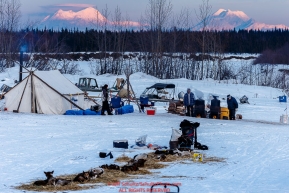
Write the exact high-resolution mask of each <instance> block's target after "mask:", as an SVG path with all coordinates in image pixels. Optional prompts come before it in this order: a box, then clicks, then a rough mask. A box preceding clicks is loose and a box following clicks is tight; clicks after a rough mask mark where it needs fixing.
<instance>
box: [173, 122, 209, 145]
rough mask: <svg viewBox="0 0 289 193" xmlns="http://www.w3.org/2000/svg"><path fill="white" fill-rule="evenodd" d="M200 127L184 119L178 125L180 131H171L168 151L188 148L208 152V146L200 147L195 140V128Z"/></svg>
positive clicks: (196, 123)
mask: <svg viewBox="0 0 289 193" xmlns="http://www.w3.org/2000/svg"><path fill="white" fill-rule="evenodd" d="M199 126H200V123H198V122H191V121H188V120H187V119H184V120H183V121H182V122H181V123H180V129H179V130H177V129H172V136H171V140H170V149H176V148H190V149H200V150H208V149H209V148H208V146H206V145H202V144H201V143H199V142H198V140H197V128H198V127H199Z"/></svg>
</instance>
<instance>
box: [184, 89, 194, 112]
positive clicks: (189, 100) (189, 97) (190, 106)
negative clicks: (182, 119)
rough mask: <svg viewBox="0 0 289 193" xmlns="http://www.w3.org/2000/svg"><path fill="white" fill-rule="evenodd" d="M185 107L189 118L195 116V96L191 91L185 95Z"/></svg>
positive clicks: (188, 90)
mask: <svg viewBox="0 0 289 193" xmlns="http://www.w3.org/2000/svg"><path fill="white" fill-rule="evenodd" d="M184 105H185V107H186V109H187V113H186V115H187V116H191V117H192V116H193V114H194V105H195V95H194V93H192V92H191V89H190V88H188V89H187V93H186V94H185V95H184Z"/></svg>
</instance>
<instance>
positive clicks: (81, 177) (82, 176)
mask: <svg viewBox="0 0 289 193" xmlns="http://www.w3.org/2000/svg"><path fill="white" fill-rule="evenodd" d="M86 180H89V171H88V172H85V171H83V172H82V173H79V174H77V176H75V178H74V179H73V181H74V182H84V181H86Z"/></svg>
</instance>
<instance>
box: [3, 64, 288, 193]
mask: <svg viewBox="0 0 289 193" xmlns="http://www.w3.org/2000/svg"><path fill="white" fill-rule="evenodd" d="M17 73H18V71H17V68H15V69H14V68H13V69H9V70H8V71H7V72H5V73H2V74H0V79H1V80H3V81H2V83H4V84H8V85H11V84H12V83H13V80H14V79H18V74H17ZM66 77H67V78H68V79H70V80H71V81H72V82H73V83H75V82H77V81H78V77H79V76H71V75H66ZM122 77H123V76H122ZM96 78H97V81H98V82H99V84H100V85H101V84H104V83H108V84H109V85H112V84H113V82H114V81H115V79H116V76H113V75H102V76H97V77H96ZM131 82H132V86H133V89H134V90H135V93H136V94H137V95H140V94H141V92H142V91H143V90H144V89H145V88H146V87H147V86H151V85H152V84H154V83H158V82H165V83H174V84H175V85H176V93H178V92H180V91H185V90H186V89H187V88H188V87H190V88H191V89H192V90H194V89H197V90H200V91H202V92H203V93H204V96H205V99H206V97H207V96H208V94H209V93H213V94H216V95H219V96H220V98H221V99H222V98H225V96H226V95H227V94H231V95H232V96H234V97H236V98H237V100H238V98H240V97H242V96H243V95H246V96H247V97H248V98H249V102H250V104H243V105H241V104H239V110H238V113H239V114H242V116H243V119H242V120H236V121H228V120H215V119H214V120H213V119H202V118H192V117H182V116H178V115H173V114H168V113H167V112H166V110H165V109H166V108H167V107H168V104H167V103H156V107H157V113H156V115H155V116H148V115H146V114H145V113H139V112H138V111H137V110H136V108H135V112H134V113H131V114H124V115H115V116H64V115H41V114H24V113H12V112H3V111H2V112H0V119H1V125H0V145H1V150H0V152H1V154H0V155H1V158H2V160H1V162H0V174H1V175H0V182H1V183H0V192H1V193H2V192H3V193H7V192H13V193H18V192H19V193H20V192H29V191H23V190H16V189H14V188H13V187H15V186H17V185H20V184H22V183H28V182H31V181H32V180H35V179H39V178H44V174H43V171H50V170H54V174H55V175H56V176H57V175H63V174H74V173H79V172H82V171H83V170H87V169H89V168H92V167H98V166H100V165H102V164H110V163H113V160H114V159H111V160H109V159H101V158H99V156H98V153H99V151H100V150H102V149H108V150H111V151H112V153H113V155H114V158H116V157H118V156H121V155H123V154H125V155H127V156H134V155H136V154H139V153H141V152H143V151H144V150H138V149H128V150H122V149H115V148H113V140H118V139H127V140H128V142H129V145H134V143H135V139H137V138H138V137H139V136H141V135H145V134H147V135H148V137H147V143H154V144H158V145H160V146H169V140H170V137H171V129H172V128H175V129H177V128H179V124H180V122H181V121H182V120H183V119H184V118H186V119H188V120H190V121H193V122H199V123H200V127H199V128H198V141H199V142H201V143H202V144H206V145H208V146H209V150H207V151H200V150H198V151H199V152H202V153H203V154H204V155H205V156H209V157H219V158H225V160H224V162H212V163H196V162H193V161H185V162H175V163H172V164H171V165H170V166H168V167H166V168H163V169H159V170H152V172H153V174H152V175H145V176H141V177H138V179H135V180H133V182H142V183H145V182H147V183H153V182H170V183H179V184H180V192H182V193H189V192H262V193H263V192H289V183H288V182H289V180H288V179H289V125H287V124H282V123H280V120H279V119H280V116H281V115H282V114H286V110H285V109H286V107H287V103H279V101H278V98H277V97H278V96H281V95H283V93H282V92H281V91H280V90H278V89H274V88H269V87H259V86H248V85H242V84H231V83H218V82H215V81H213V80H203V81H191V80H186V79H175V80H159V79H157V78H155V77H151V76H148V75H146V74H143V73H135V74H133V75H132V76H131ZM1 85H2V84H0V86H1ZM221 104H222V106H226V101H225V100H222V103H221ZM122 188H125V187H124V186H122V185H121V184H120V185H119V186H106V185H104V186H101V187H97V188H95V189H90V190H82V191H76V192H83V193H84V192H87V193H92V192H93V193H94V192H107V193H114V192H119V191H120V190H123V189H122ZM129 188H138V187H129ZM142 188H143V187H142ZM144 188H149V186H145V187H144ZM127 192H129V191H127Z"/></svg>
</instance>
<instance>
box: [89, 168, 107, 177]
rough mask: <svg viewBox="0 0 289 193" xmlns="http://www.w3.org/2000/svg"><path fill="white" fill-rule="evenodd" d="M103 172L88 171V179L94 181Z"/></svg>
mask: <svg viewBox="0 0 289 193" xmlns="http://www.w3.org/2000/svg"><path fill="white" fill-rule="evenodd" d="M103 172H104V170H103V169H102V168H93V169H91V170H90V171H89V179H95V178H98V177H100V176H101V174H103Z"/></svg>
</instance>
